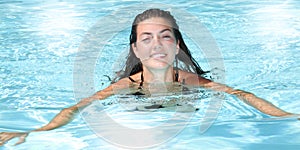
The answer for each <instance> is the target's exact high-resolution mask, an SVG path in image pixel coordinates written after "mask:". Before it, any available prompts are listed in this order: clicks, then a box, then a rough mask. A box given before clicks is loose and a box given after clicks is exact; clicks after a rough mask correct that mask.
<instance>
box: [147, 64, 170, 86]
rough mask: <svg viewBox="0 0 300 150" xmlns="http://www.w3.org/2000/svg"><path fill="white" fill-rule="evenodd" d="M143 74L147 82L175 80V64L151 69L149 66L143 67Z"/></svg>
mask: <svg viewBox="0 0 300 150" xmlns="http://www.w3.org/2000/svg"><path fill="white" fill-rule="evenodd" d="M143 76H144V81H145V82H146V83H165V82H173V81H174V71H173V66H170V67H168V68H167V69H149V68H147V67H143Z"/></svg>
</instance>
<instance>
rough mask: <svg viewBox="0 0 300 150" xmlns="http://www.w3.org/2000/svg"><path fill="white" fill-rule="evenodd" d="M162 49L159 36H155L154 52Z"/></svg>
mask: <svg viewBox="0 0 300 150" xmlns="http://www.w3.org/2000/svg"><path fill="white" fill-rule="evenodd" d="M161 48H162V43H161V39H160V37H159V36H156V37H155V38H154V40H153V49H154V50H156V51H157V50H160V49H161Z"/></svg>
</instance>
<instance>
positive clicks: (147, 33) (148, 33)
mask: <svg viewBox="0 0 300 150" xmlns="http://www.w3.org/2000/svg"><path fill="white" fill-rule="evenodd" d="M166 31H170V32H171V33H172V30H171V29H168V28H167V29H163V30H161V31H160V32H159V33H163V32H166ZM144 34H146V35H151V34H152V33H150V32H143V33H141V34H140V35H144Z"/></svg>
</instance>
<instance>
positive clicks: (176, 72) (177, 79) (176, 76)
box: [175, 68, 179, 82]
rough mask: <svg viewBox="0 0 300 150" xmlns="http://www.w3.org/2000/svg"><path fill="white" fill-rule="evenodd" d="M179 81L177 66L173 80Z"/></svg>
mask: <svg viewBox="0 0 300 150" xmlns="http://www.w3.org/2000/svg"><path fill="white" fill-rule="evenodd" d="M178 81H179V73H178V68H175V82H178Z"/></svg>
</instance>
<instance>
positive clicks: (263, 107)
mask: <svg viewBox="0 0 300 150" xmlns="http://www.w3.org/2000/svg"><path fill="white" fill-rule="evenodd" d="M200 80H201V79H200ZM204 80H205V79H204ZM203 87H205V88H208V89H212V90H215V91H222V92H226V93H228V94H232V95H235V96H237V97H238V98H239V99H240V100H242V101H244V102H245V103H247V104H249V105H251V106H252V107H254V108H256V109H257V110H259V111H261V112H263V113H265V114H268V115H272V116H278V117H283V116H292V115H296V114H293V113H289V112H286V111H284V110H282V109H280V108H278V107H276V106H275V105H273V104H272V103H270V102H268V101H266V100H264V99H262V98H259V97H257V96H255V95H254V94H252V93H250V92H246V91H243V90H239V89H233V88H231V87H229V86H226V85H224V84H220V83H216V82H213V81H210V82H206V83H205V84H203Z"/></svg>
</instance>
